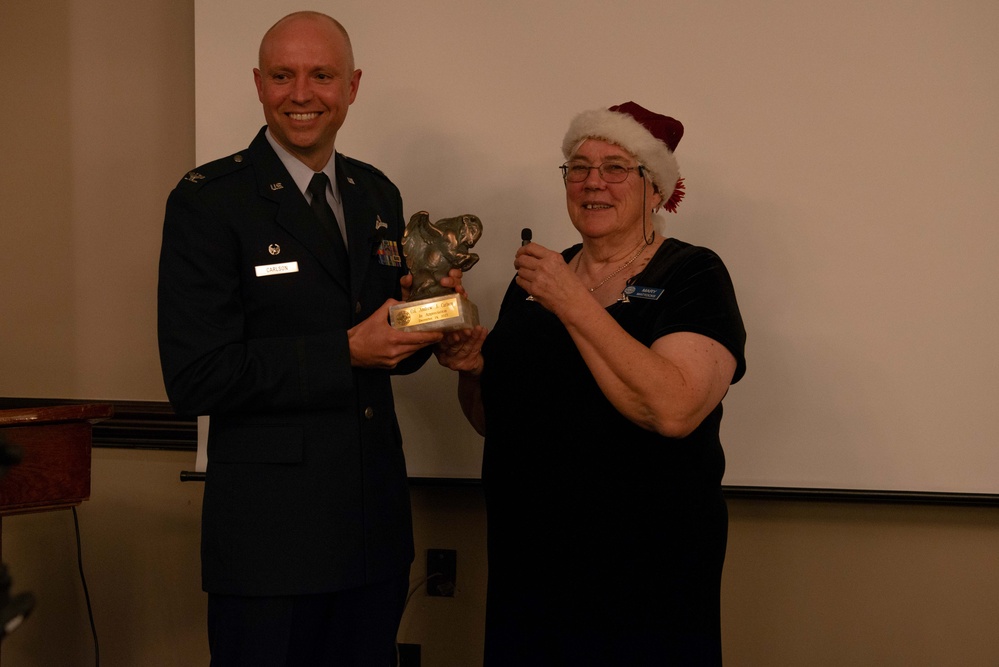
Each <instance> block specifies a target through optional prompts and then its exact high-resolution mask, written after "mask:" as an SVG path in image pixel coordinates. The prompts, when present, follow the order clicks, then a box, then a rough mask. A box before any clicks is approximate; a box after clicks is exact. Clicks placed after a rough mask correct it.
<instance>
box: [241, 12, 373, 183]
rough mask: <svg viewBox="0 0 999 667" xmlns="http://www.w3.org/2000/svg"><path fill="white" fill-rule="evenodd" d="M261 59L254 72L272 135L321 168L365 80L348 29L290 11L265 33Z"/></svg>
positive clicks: (321, 16) (317, 15)
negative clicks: (362, 77)
mask: <svg viewBox="0 0 999 667" xmlns="http://www.w3.org/2000/svg"><path fill="white" fill-rule="evenodd" d="M259 58H260V61H259V65H258V67H257V69H254V70H253V77H254V81H255V82H256V85H257V96H258V97H259V99H260V103H261V104H262V105H263V109H264V118H266V120H267V126H268V128H269V129H270V133H271V137H272V138H273V139H275V140H276V141H277V142H278V143H279V144H281V145H282V146H283V147H284V148H285V149H287V150H288V151H289V152H290V153H292V154H293V155H295V156H296V157H297V158H298V159H299V160H301V161H302V162H304V163H305V164H306V165H308V166H309V167H311V168H312V169H313V171H319V170H321V169H322V168H323V167H324V165H325V164H326V163H327V161H328V160H329V159H330V156H331V155H332V154H333V151H334V142H335V141H336V135H337V132H338V131H339V130H340V126H341V125H343V122H344V120H345V119H346V117H347V108H348V107H349V106H350V105H351V104H353V102H354V98H355V96H356V95H357V88H358V85H359V83H360V80H361V71H360V70H355V69H354V54H353V51H352V49H351V46H350V38H349V37H348V36H347V31H346V30H344V28H343V26H342V25H340V23H338V22H337V21H335V20H334V19H332V18H330V17H329V16H326V15H325V14H320V13H319V12H296V13H294V14H289V15H288V16H285V17H284V18H283V19H281V20H280V21H278V22H277V23H275V24H274V25H273V26H271V29H270V30H268V31H267V33H266V34H265V35H264V38H263V39H262V40H261V42H260V56H259Z"/></svg>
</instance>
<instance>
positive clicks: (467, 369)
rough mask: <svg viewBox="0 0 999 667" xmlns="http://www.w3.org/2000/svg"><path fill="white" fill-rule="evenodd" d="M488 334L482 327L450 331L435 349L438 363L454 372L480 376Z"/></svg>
mask: <svg viewBox="0 0 999 667" xmlns="http://www.w3.org/2000/svg"><path fill="white" fill-rule="evenodd" d="M487 334H488V331H487V330H486V328H485V327H483V326H481V325H478V326H475V327H474V328H472V329H461V330H459V331H449V332H448V333H446V334H444V338H443V339H442V340H441V341H440V342H439V343H438V344H437V345H436V346H435V347H434V354H435V355H436V356H437V361H438V363H440V365H441V366H444V367H445V368H449V369H451V370H452V371H459V372H461V373H463V374H468V375H472V376H478V375H479V374H480V373H482V366H483V360H482V343H483V342H484V341H485V340H486V335H487Z"/></svg>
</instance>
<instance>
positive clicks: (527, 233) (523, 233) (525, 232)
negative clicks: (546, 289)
mask: <svg viewBox="0 0 999 667" xmlns="http://www.w3.org/2000/svg"><path fill="white" fill-rule="evenodd" d="M530 242H531V228H530V227H524V228H523V229H521V230H520V245H521V246H525V245H527V244H528V243H530ZM526 300H527V301H534V297H533V296H531V295H530V294H528V295H527V299H526Z"/></svg>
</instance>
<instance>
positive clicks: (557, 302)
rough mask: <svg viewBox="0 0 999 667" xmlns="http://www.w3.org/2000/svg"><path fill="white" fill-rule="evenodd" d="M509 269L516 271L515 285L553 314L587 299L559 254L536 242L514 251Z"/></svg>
mask: <svg viewBox="0 0 999 667" xmlns="http://www.w3.org/2000/svg"><path fill="white" fill-rule="evenodd" d="M513 266H514V268H516V269H517V277H516V281H517V285H518V286H519V287H521V288H523V289H524V290H525V291H526V292H527V293H528V294H530V295H531V296H532V297H533V298H534V300H535V301H537V302H538V303H540V304H541V305H542V306H544V307H545V308H547V309H548V310H550V311H552V312H553V313H555V314H556V315H558V314H559V310H560V309H566V308H571V305H570V304H571V303H572V302H573V301H574V300H575V299H580V298H584V297H588V296H589V291H588V290H587V289H586V287H584V286H583V283H582V282H581V281H580V280H579V278H578V277H577V276H576V274H574V273H573V272H572V271H571V270H570V269H569V266H568V265H567V264H566V263H565V260H564V259H563V258H562V254H561V253H558V252H554V251H552V250H549V249H548V248H546V247H544V246H543V245H540V244H538V243H528V244H527V245H524V246H521V247H520V248H518V249H517V255H516V257H515V258H514V260H513Z"/></svg>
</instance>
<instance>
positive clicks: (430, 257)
mask: <svg viewBox="0 0 999 667" xmlns="http://www.w3.org/2000/svg"><path fill="white" fill-rule="evenodd" d="M480 236H482V221H481V220H479V218H478V217H476V216H474V215H471V214H465V215H459V216H456V217H454V218H444V219H443V220H438V221H437V222H430V214H429V213H427V212H426V211H420V212H418V213H415V214H413V217H411V218H410V219H409V224H407V225H406V232H405V234H404V235H403V237H402V248H403V252H404V253H405V255H406V263H407V264H408V265H409V270H410V271H411V272H412V274H413V288H412V290H411V291H410V294H409V300H408V301H406V303H400V304H396V305H394V306H392V307H391V308H389V321H390V322H391V324H392V326H393V327H395V328H396V329H400V330H402V331H454V330H456V329H470V328H472V327H474V326H475V325H477V324H478V323H479V309H478V308H476V306H475V304H474V303H472V302H471V301H470V300H469V299H468V298H467V297H465V296H462V295H460V294H458V293H457V292H456V291H454V290H453V289H451V288H448V287H441V284H440V281H441V278H443V277H445V276H446V275H447V274H448V271H450V270H451V269H461V270H462V271H468V270H469V269H471V268H472V267H473V266H474V265H475V263H476V262H478V261H479V256H478V255H476V254H475V253H472V252H469V248H471V247H472V246H474V245H475V244H476V242H478V240H479V237H480Z"/></svg>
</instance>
